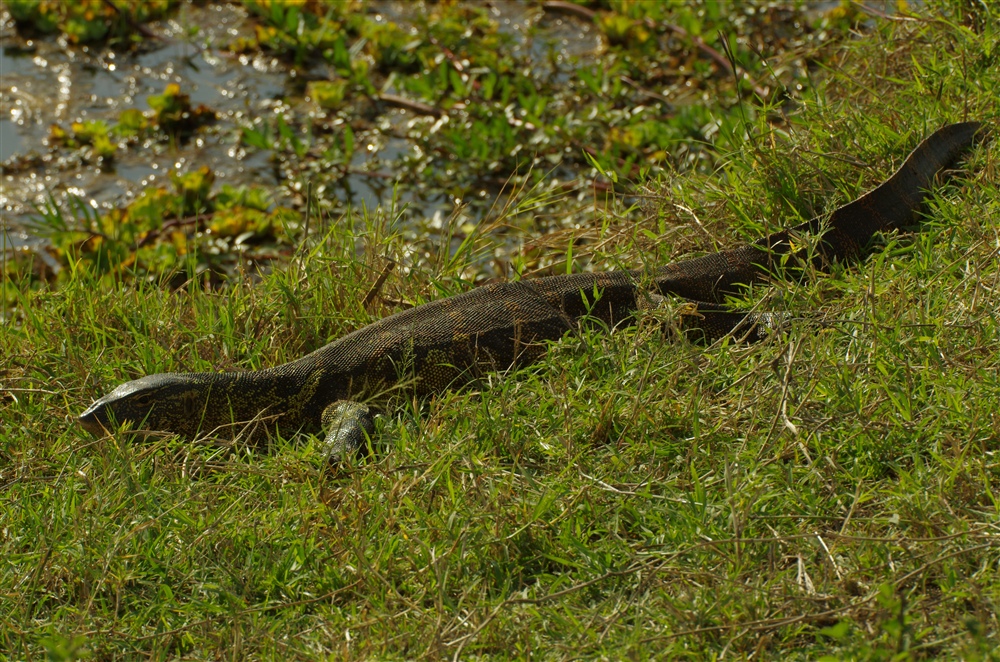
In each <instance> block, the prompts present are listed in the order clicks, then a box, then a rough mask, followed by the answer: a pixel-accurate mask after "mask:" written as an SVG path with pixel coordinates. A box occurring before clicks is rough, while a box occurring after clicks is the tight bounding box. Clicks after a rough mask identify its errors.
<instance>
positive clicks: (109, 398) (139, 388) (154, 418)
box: [77, 372, 223, 437]
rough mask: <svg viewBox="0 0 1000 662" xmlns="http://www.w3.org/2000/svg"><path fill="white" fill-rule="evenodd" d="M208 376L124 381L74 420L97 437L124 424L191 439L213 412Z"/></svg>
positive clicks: (159, 376) (173, 375) (211, 381)
mask: <svg viewBox="0 0 1000 662" xmlns="http://www.w3.org/2000/svg"><path fill="white" fill-rule="evenodd" d="M212 377H213V375H211V374H193V373H188V374H179V373H169V372H168V373H161V374H156V375H148V376H146V377H143V378H141V379H136V380H134V381H131V382H125V383H124V384H122V385H121V386H119V387H118V388H116V389H115V390H113V391H111V392H110V393H108V394H107V395H105V396H104V397H103V398H100V399H99V400H97V401H96V402H94V404H92V405H90V407H89V408H88V409H87V411H85V412H83V413H82V414H80V416H79V417H78V418H77V421H79V423H80V425H82V426H83V428H84V429H85V430H87V431H88V432H90V433H92V434H94V435H97V436H100V435H102V434H105V433H106V432H108V431H112V430H115V429H116V428H117V427H118V426H120V425H127V426H128V427H130V428H133V429H144V430H155V431H157V432H172V433H175V434H179V435H182V436H185V437H194V436H195V434H196V433H197V431H198V429H199V428H200V427H201V426H202V423H203V422H205V421H204V420H203V419H204V417H205V414H206V412H209V411H214V408H213V407H212V403H211V402H210V400H211V394H212V390H213V388H212V386H213V384H214V382H215V381H216V380H214V379H212ZM219 390H223V389H219Z"/></svg>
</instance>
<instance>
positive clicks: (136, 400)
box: [132, 393, 153, 409]
mask: <svg viewBox="0 0 1000 662" xmlns="http://www.w3.org/2000/svg"><path fill="white" fill-rule="evenodd" d="M132 402H133V404H135V406H136V407H141V408H142V409H147V408H149V407H150V406H151V405H152V404H153V394H152V393H140V394H138V395H136V396H134V397H133V399H132Z"/></svg>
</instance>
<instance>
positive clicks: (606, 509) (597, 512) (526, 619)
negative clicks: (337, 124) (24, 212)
mask: <svg viewBox="0 0 1000 662" xmlns="http://www.w3.org/2000/svg"><path fill="white" fill-rule="evenodd" d="M939 10H940V11H941V12H945V11H946V10H947V11H948V12H949V13H948V14H947V15H948V16H950V18H949V19H948V20H945V19H944V18H929V17H931V16H932V14H930V13H928V14H926V15H925V16H924V18H921V19H920V20H917V21H908V20H900V21H893V22H881V23H879V24H878V25H877V27H876V29H875V30H873V31H870V32H868V33H866V35H865V36H864V38H859V39H857V40H854V41H849V42H844V43H843V44H842V45H841V46H840V47H839V48H838V50H837V51H836V53H834V55H833V56H832V57H830V58H829V59H826V60H824V66H823V69H822V71H820V72H818V73H816V74H815V88H814V90H812V94H811V96H810V98H808V99H806V100H804V101H803V102H802V103H801V104H800V105H799V106H798V107H797V108H795V109H794V112H792V113H791V114H790V115H789V117H788V120H787V121H778V119H777V118H776V117H775V116H774V115H773V114H772V116H771V118H770V119H771V120H772V122H771V123H768V121H767V119H768V114H767V113H765V112H754V111H753V109H750V108H747V109H746V110H747V122H748V124H747V125H746V127H745V129H746V133H747V136H746V137H743V138H741V139H740V140H738V141H737V140H734V141H733V144H736V145H738V147H736V148H734V149H733V150H732V151H731V152H730V153H727V154H725V155H724V157H723V158H721V159H720V163H723V164H724V166H723V167H722V168H721V169H720V170H719V171H718V172H715V173H711V174H705V173H697V172H688V173H684V174H678V175H675V176H673V177H669V178H668V177H663V178H661V179H660V180H658V181H656V182H653V183H652V184H651V185H650V186H651V188H652V190H653V191H654V192H656V195H655V196H653V197H652V198H650V199H649V200H648V201H647V203H646V205H647V210H646V211H647V212H648V214H647V218H646V220H644V221H642V222H641V223H639V224H638V225H632V224H630V223H629V224H626V222H625V221H622V220H620V219H619V218H618V217H616V216H615V211H616V210H615V209H614V208H611V209H610V210H603V209H602V213H610V214H611V217H610V219H607V218H604V217H598V216H596V215H595V218H594V227H595V228H596V229H593V228H592V229H584V230H580V234H581V236H583V237H585V238H588V239H590V240H593V241H589V243H586V244H583V248H582V249H580V250H583V251H584V252H583V253H578V252H576V251H577V250H578V249H577V248H574V251H575V252H574V254H573V255H572V256H570V261H571V262H572V261H573V260H577V261H581V262H586V263H589V264H590V265H592V266H593V267H594V268H611V267H615V266H622V265H638V264H641V263H643V262H647V263H663V262H666V261H667V260H670V259H676V258H678V257H680V256H682V255H685V254H688V253H690V252H694V251H705V250H713V249H714V247H715V246H716V245H723V246H729V245H733V244H735V243H737V242H739V241H741V240H744V239H746V238H753V237H758V236H760V234H761V233H763V232H765V231H767V230H768V229H772V228H774V227H777V226H779V225H786V224H790V223H794V222H796V221H797V220H798V218H799V217H808V216H810V215H811V214H813V213H815V212H821V211H823V210H829V209H831V208H832V207H833V206H835V205H837V204H840V203H842V202H844V201H847V200H849V199H851V198H853V197H855V196H857V195H858V194H859V193H861V192H863V191H864V190H867V189H868V188H870V187H871V186H873V185H875V184H876V183H877V182H879V181H881V180H883V179H884V178H885V177H886V176H888V174H889V173H890V172H891V171H892V170H893V169H894V168H895V167H896V166H898V165H899V163H901V162H902V160H903V158H905V156H906V154H907V153H908V151H909V149H911V148H912V147H913V146H914V145H915V144H916V143H917V142H918V141H919V139H920V138H921V137H923V136H924V135H926V134H927V133H929V132H930V131H931V130H933V129H934V128H936V127H938V126H940V125H942V124H945V123H948V122H952V121H960V120H962V119H965V118H970V119H971V118H976V119H986V120H992V121H993V122H994V123H995V122H996V118H997V110H998V109H997V102H996V99H997V98H998V95H1000V67H997V64H996V58H997V53H998V49H1000V38H998V37H1000V33H998V32H997V28H996V27H995V25H996V20H995V19H996V17H995V16H993V17H992V19H991V18H990V17H988V16H980V17H979V18H980V20H979V22H978V23H977V22H976V20H973V19H974V18H975V17H974V16H969V15H962V13H961V12H960V11H958V10H952V8H951V7H945V8H939ZM984 11H985V10H984ZM991 21H992V23H991ZM776 112H777V111H776V110H772V113H776ZM994 126H995V124H994ZM695 218H697V222H696V221H695ZM327 220H328V221H333V220H337V219H327ZM350 220H352V221H354V222H353V223H351V222H346V221H345V222H338V223H333V222H331V223H328V224H327V228H328V231H327V234H326V235H325V236H323V237H322V238H321V239H320V238H317V239H315V240H314V241H313V242H311V243H310V244H309V250H307V251H303V252H302V253H301V259H299V258H298V257H296V258H295V259H293V260H291V261H290V262H289V263H288V265H287V267H286V268H283V269H275V270H274V271H273V272H271V273H269V274H267V275H265V276H264V277H263V278H262V279H261V280H260V281H259V282H252V279H250V278H247V279H244V280H239V279H236V280H234V281H233V282H232V283H231V284H230V285H229V286H228V287H227V288H226V289H224V290H214V289H207V288H204V287H202V284H203V281H201V280H198V279H197V278H196V279H192V280H191V281H189V283H188V285H187V286H186V287H183V288H181V289H179V290H174V291H171V290H169V289H167V288H161V287H157V286H156V284H155V283H150V282H146V281H142V280H134V281H131V282H128V283H119V284H109V282H108V280H107V279H104V280H100V279H99V278H98V277H97V276H96V275H94V274H93V273H91V272H90V271H89V270H87V269H84V268H81V269H74V270H71V271H70V273H68V274H67V275H66V276H65V277H63V278H61V283H60V286H59V287H57V288H56V287H51V288H50V287H45V286H39V285H38V283H33V284H31V286H29V280H28V277H27V276H26V277H25V278H24V280H17V279H15V278H13V277H12V278H11V279H10V280H9V281H7V282H5V283H4V288H5V292H6V296H7V298H8V299H9V300H11V301H12V302H13V303H12V305H10V306H9V307H8V309H7V310H8V319H7V322H6V323H5V324H3V325H2V326H0V356H2V357H3V362H2V364H0V379H2V382H0V398H2V400H0V402H3V425H2V427H0V476H2V478H0V484H2V486H3V491H2V502H0V503H2V505H0V614H2V615H3V620H2V623H0V651H2V652H0V655H7V656H9V657H10V658H11V659H23V658H30V657H41V656H42V655H45V654H48V655H49V656H50V657H51V658H53V659H70V658H74V657H77V656H81V655H85V654H86V655H91V656H93V657H96V658H115V657H127V658H132V657H152V658H158V659H162V658H174V657H184V658H197V659H201V658H230V659H245V658H250V657H257V658H274V657H278V656H281V657H284V658H287V659H307V658H317V657H323V656H326V657H328V658H331V659H341V658H354V659H364V658H373V657H374V658H394V659H402V658H406V659H409V658H418V657H427V658H434V659H437V658H461V659H466V658H471V657H490V658H495V659H505V658H512V657H529V656H538V657H546V658H548V657H553V658H563V657H586V658H599V657H608V658H621V657H626V656H629V657H633V658H639V659H645V658H649V657H662V658H692V659H715V658H722V657H727V658H747V657H749V656H751V655H753V656H754V657H755V658H757V659H777V658H783V659H816V658H819V657H821V656H823V655H829V656H831V657H832V658H833V659H879V660H880V659H894V660H909V659H941V658H953V659H959V658H960V659H983V660H985V659H996V657H997V655H996V653H995V650H996V649H997V648H998V646H1000V624H998V622H997V616H996V614H997V613H998V611H1000V604H998V603H1000V579H998V570H1000V568H998V565H1000V539H998V534H1000V530H998V526H1000V524H998V521H1000V504H998V503H997V499H996V494H997V493H998V492H997V487H996V483H995V481H998V480H1000V461H998V459H997V452H998V450H1000V414H998V407H997V405H998V403H1000V376H998V375H1000V351H998V347H1000V344H998V337H1000V317H998V309H1000V308H998V306H1000V298H998V297H1000V294H998V290H997V288H998V284H1000V267H998V251H1000V243H998V242H1000V234H998V232H1000V174H998V164H997V158H996V148H995V147H993V148H991V149H979V150H977V151H976V152H975V153H974V154H973V155H972V157H971V158H970V160H969V161H968V162H967V163H966V165H965V166H964V167H963V169H962V171H961V173H959V174H958V176H957V177H955V178H953V179H952V180H951V181H950V183H949V184H948V185H946V186H943V187H941V188H939V189H937V191H936V196H935V198H934V200H933V202H932V204H931V205H930V206H929V208H928V214H927V216H926V218H925V219H924V222H923V223H922V227H921V231H920V232H919V233H915V234H914V233H910V234H907V233H902V234H893V235H889V236H886V237H884V238H883V239H882V241H881V244H880V245H879V246H877V247H876V250H875V252H874V253H873V254H872V255H871V256H870V257H869V258H868V259H867V260H866V261H864V262H863V263H862V264H861V265H857V266H855V267H851V268H837V269H835V270H834V272H833V273H830V274H809V275H808V276H807V277H806V278H804V279H803V280H802V282H798V283H790V284H781V285H779V286H777V287H775V288H771V289H769V290H758V291H755V292H754V293H753V295H752V296H751V297H750V300H751V301H752V302H760V303H761V305H762V306H763V307H765V308H767V309H773V310H784V311H792V312H793V313H794V315H795V319H794V320H793V321H792V322H791V323H790V324H789V325H788V326H787V328H786V329H784V330H783V331H782V332H781V333H780V334H777V335H774V336H772V337H771V338H770V339H768V340H767V341H765V342H763V343H760V344H757V345H754V346H742V345H738V344H735V343H732V342H723V343H720V344H717V345H714V346H712V347H708V348H704V347H697V346H694V345H691V344H689V343H686V342H682V341H677V340H674V339H672V338H670V337H665V336H664V334H663V333H662V332H661V331H660V327H659V325H658V324H657V323H656V320H654V319H644V320H642V321H641V323H640V324H639V325H638V326H636V327H634V328H632V329H628V330H622V331H619V332H616V333H614V334H604V333H600V332H598V331H597V330H588V331H585V332H583V333H581V334H580V335H579V336H574V337H569V338H566V339H565V340H563V341H562V342H560V343H558V344H556V345H555V346H553V348H552V350H551V351H550V353H549V354H548V355H547V357H546V359H545V360H544V361H542V362H541V363H539V364H537V365H536V366H534V367H532V368H530V369H526V370H522V371H520V372H518V373H516V374H512V375H493V376H490V377H489V378H487V379H486V380H484V381H483V382H482V383H481V384H478V385H476V386H474V387H472V388H469V389H466V390H462V391H458V392H449V393H445V394H443V395H441V396H440V397H438V398H436V399H433V400H431V401H429V402H414V403H410V404H408V405H405V406H401V407H400V408H399V409H397V410H394V411H392V412H390V413H389V414H388V415H387V416H386V417H384V419H383V420H382V421H380V428H381V439H382V444H381V448H380V449H379V453H378V454H377V455H376V456H375V457H374V458H372V459H371V460H369V461H367V462H364V463H360V464H358V465H356V466H351V467H346V468H344V469H342V470H340V471H337V472H324V471H322V470H321V469H320V466H321V463H320V458H318V457H317V454H316V452H314V449H315V446H314V444H313V443H312V442H311V441H310V440H302V439H294V440H289V441H288V442H285V443H278V444H275V445H274V447H272V448H270V449H247V448H239V447H231V446H230V445H227V444H225V443H224V442H220V443H219V444H215V445H213V444H203V445H192V444H190V443H187V442H184V441H180V440H176V439H170V438H163V439H153V440H149V441H147V442H144V443H133V442H131V441H130V440H129V439H128V437H127V436H124V435H120V436H119V435H112V436H109V437H106V438H101V439H93V438H90V437H89V436H87V435H86V434H85V433H84V432H83V431H82V430H80V429H79V428H77V427H76V426H75V425H74V424H73V420H72V419H73V416H74V415H75V414H78V413H79V412H80V411H82V410H83V409H84V408H85V407H86V405H87V404H89V402H90V401H91V399H92V398H93V397H95V396H97V395H99V394H101V393H103V392H105V391H107V390H108V389H109V388H111V387H113V386H114V385H116V384H117V383H119V382H120V381H122V380H124V379H128V378H133V377H136V376H139V375H142V374H146V373H149V372H155V371H165V370H209V369H215V368H218V369H233V368H237V367H251V368H257V367H263V366H267V365H273V364H276V363H280V362H283V361H287V360H289V359H292V358H295V357H297V356H300V355H301V354H302V353H304V352H305V351H308V350H310V349H313V348H315V347H318V346H320V345H321V344H322V343H324V342H326V341H327V340H328V339H332V338H335V337H338V336H340V335H342V334H344V333H346V332H348V331H350V330H352V329H355V328H358V327H359V326H361V325H363V324H366V323H368V322H370V321H371V320H373V319H376V318H379V317H381V316H383V315H386V314H389V313H391V312H394V311H395V310H397V308H396V307H395V306H393V305H392V304H391V303H384V302H383V303H379V304H377V305H376V306H375V307H374V308H373V309H372V310H365V309H363V308H362V307H361V304H360V300H361V299H362V297H363V296H364V294H365V293H366V292H367V291H368V288H369V287H370V286H371V284H372V283H373V282H374V281H375V279H376V278H377V276H378V274H379V273H380V271H381V269H382V265H383V260H384V258H386V257H389V258H393V259H396V260H397V261H399V262H400V264H401V265H404V266H408V267H411V269H410V270H409V271H407V270H404V269H403V268H402V267H398V268H397V269H396V271H394V272H393V273H392V274H391V275H390V277H389V279H388V281H387V282H386V284H385V286H384V288H383V291H382V294H383V295H384V298H385V299H387V300H406V301H412V302H419V301H423V300H429V299H433V298H437V297H440V296H444V295H446V294H448V293H453V292H457V291H461V290H464V289H467V288H468V286H469V285H468V284H467V283H466V282H465V281H464V280H463V277H462V276H463V267H464V266H465V265H464V264H463V262H464V261H466V260H470V259H472V257H474V256H476V255H479V254H480V253H479V251H482V250H486V249H488V248H489V246H490V242H491V241H494V240H495V237H493V236H492V235H491V234H490V233H482V234H479V235H477V236H475V237H474V238H473V239H472V240H470V242H469V243H468V244H467V245H466V251H465V252H463V253H460V254H459V255H458V257H452V258H449V256H448V254H447V251H444V250H439V251H438V252H436V253H435V252H434V251H433V250H432V249H429V250H430V252H429V253H428V254H427V255H424V256H422V257H420V259H415V258H413V257H412V256H410V255H409V254H408V252H407V251H408V244H407V243H406V242H405V241H404V239H403V238H402V236H401V235H400V234H398V232H397V231H396V230H395V229H394V226H393V224H392V222H391V219H388V218H387V217H386V216H385V215H384V214H382V213H373V214H371V215H370V216H368V217H364V218H362V217H360V216H359V217H356V218H353V219H350ZM501 220H502V219H501ZM498 223H499V221H498ZM314 237H315V235H314ZM558 238H559V241H556V240H555V239H553V240H552V241H551V242H549V244H548V245H550V246H551V245H556V246H561V247H562V249H563V250H564V249H565V246H566V245H567V242H566V241H564V239H566V236H565V235H559V236H558ZM540 241H541V242H542V243H543V244H544V243H545V239H541V240H540ZM444 246H447V243H445V244H444ZM359 248H360V250H359ZM564 257H565V256H564V255H561V254H559V253H554V254H552V255H551V256H550V258H549V259H550V260H552V261H558V260H559V259H562V258H564ZM562 268H565V267H562Z"/></svg>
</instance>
